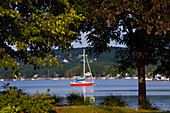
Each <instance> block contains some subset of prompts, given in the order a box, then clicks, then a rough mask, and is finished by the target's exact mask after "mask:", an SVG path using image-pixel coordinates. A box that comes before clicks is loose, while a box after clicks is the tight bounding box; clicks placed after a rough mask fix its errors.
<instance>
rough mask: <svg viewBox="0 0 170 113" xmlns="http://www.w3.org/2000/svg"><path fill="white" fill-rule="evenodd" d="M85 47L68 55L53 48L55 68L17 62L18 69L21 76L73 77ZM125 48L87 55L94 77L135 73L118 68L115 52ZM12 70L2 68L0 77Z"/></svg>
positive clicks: (76, 73)
mask: <svg viewBox="0 0 170 113" xmlns="http://www.w3.org/2000/svg"><path fill="white" fill-rule="evenodd" d="M83 49H85V48H75V49H72V50H71V51H70V53H71V54H70V55H68V54H67V53H66V52H62V51H61V50H55V51H54V53H55V57H56V58H57V59H58V60H59V62H60V67H59V68H57V67H56V66H55V65H52V66H47V67H46V68H44V67H41V68H39V69H37V70H34V67H33V66H32V65H24V63H23V62H18V65H19V68H20V71H21V73H22V75H21V77H25V78H32V77H33V76H34V75H35V74H38V76H39V77H45V78H46V77H48V74H49V77H73V76H79V75H82V72H83V67H82V56H81V55H82V51H83ZM125 49H126V48H111V52H105V53H102V54H101V55H99V56H98V57H96V56H94V55H88V60H89V62H90V67H91V69H92V73H93V75H94V76H96V77H102V76H105V75H108V74H109V75H110V76H116V75H117V74H118V73H120V74H121V75H122V76H125V73H128V74H129V76H133V75H136V74H137V72H136V70H135V69H130V68H129V69H128V70H127V71H126V72H122V71H121V69H120V68H118V61H119V60H120V59H119V58H116V57H115V53H116V52H118V51H119V50H125ZM153 69H155V66H153V65H151V66H148V68H147V70H146V71H147V73H148V72H153ZM11 72H12V70H10V69H9V70H8V71H5V70H4V69H2V70H0V78H10V73H11Z"/></svg>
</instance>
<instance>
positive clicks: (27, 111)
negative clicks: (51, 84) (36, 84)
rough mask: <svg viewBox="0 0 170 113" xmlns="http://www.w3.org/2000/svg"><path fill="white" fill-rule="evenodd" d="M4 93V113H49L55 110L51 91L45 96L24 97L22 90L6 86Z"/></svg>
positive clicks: (0, 102) (1, 103) (0, 101)
mask: <svg viewBox="0 0 170 113" xmlns="http://www.w3.org/2000/svg"><path fill="white" fill-rule="evenodd" d="M3 87H4V88H5V90H4V91H2V92H0V110H1V112H2V113H8V112H9V113H13V112H24V113H33V112H36V113H40V112H44V113H45V112H48V111H49V110H53V109H55V100H54V99H53V98H52V96H51V95H50V94H49V90H47V92H46V93H45V94H38V91H37V93H35V94H33V95H24V94H23V93H22V90H21V89H17V88H16V87H11V86H10V87H9V84H6V85H5V84H4V86H3Z"/></svg>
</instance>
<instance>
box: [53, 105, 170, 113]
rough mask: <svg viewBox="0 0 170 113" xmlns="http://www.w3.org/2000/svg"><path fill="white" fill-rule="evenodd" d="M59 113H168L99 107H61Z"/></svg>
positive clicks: (58, 109) (57, 108)
mask: <svg viewBox="0 0 170 113" xmlns="http://www.w3.org/2000/svg"><path fill="white" fill-rule="evenodd" d="M56 112H57V113H132V112H133V113H134V112H138V113H141V112H148V113H153V112H159V113H160V112H167V113H168V111H160V110H137V109H129V108H124V107H97V106H61V107H56Z"/></svg>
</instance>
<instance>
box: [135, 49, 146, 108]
mask: <svg viewBox="0 0 170 113" xmlns="http://www.w3.org/2000/svg"><path fill="white" fill-rule="evenodd" d="M137 62H138V85H139V86H138V88H139V89H138V109H142V104H143V103H145V102H146V82H145V53H144V51H138V52H137Z"/></svg>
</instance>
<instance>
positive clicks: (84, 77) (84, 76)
mask: <svg viewBox="0 0 170 113" xmlns="http://www.w3.org/2000/svg"><path fill="white" fill-rule="evenodd" d="M85 55H86V54H85V49H83V75H84V78H85V73H86V72H85Z"/></svg>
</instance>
